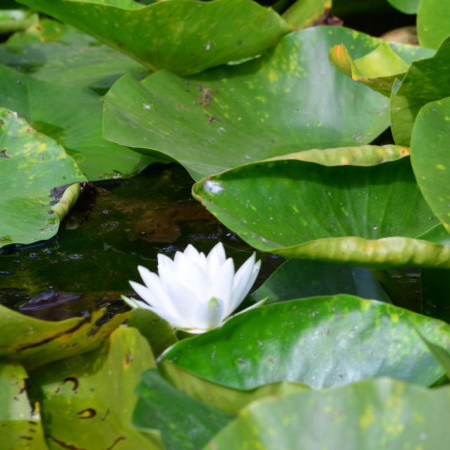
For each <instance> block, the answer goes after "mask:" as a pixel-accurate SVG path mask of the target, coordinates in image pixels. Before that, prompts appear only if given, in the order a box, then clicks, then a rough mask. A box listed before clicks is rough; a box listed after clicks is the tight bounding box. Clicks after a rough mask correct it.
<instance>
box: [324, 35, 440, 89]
mask: <svg viewBox="0 0 450 450" xmlns="http://www.w3.org/2000/svg"><path fill="white" fill-rule="evenodd" d="M395 50H397V51H395ZM433 53H434V51H433V50H429V49H426V48H421V47H414V46H406V45H404V46H400V45H398V44H393V43H391V44H388V43H387V42H383V43H381V44H380V45H379V46H378V47H377V48H376V49H375V50H373V51H371V52H370V53H368V54H367V55H365V56H363V57H361V58H357V59H352V58H351V56H350V54H349V52H348V49H347V48H346V47H345V45H343V44H340V45H335V46H334V47H333V48H332V49H331V51H330V61H331V63H332V64H333V65H334V66H335V67H336V68H337V69H338V70H340V71H341V72H342V73H344V74H345V75H347V76H349V77H350V78H352V79H353V80H355V81H359V82H362V83H365V84H367V85H368V86H370V87H371V88H372V89H374V90H375V91H377V92H380V93H381V94H385V95H387V96H389V95H390V93H391V90H392V87H393V85H394V82H395V80H396V79H400V80H402V79H403V78H404V76H405V74H406V71H407V70H408V69H409V67H410V65H411V63H412V62H413V61H416V60H418V59H422V58H426V57H430V56H432V55H433Z"/></svg>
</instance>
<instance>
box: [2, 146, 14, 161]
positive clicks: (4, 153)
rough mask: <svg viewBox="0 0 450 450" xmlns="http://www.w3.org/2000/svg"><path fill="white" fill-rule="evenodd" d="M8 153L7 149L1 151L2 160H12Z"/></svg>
mask: <svg viewBox="0 0 450 450" xmlns="http://www.w3.org/2000/svg"><path fill="white" fill-rule="evenodd" d="M7 151H8V149H7V148H2V149H1V150H0V158H6V159H11V158H12V156H9V155H8V154H7Z"/></svg>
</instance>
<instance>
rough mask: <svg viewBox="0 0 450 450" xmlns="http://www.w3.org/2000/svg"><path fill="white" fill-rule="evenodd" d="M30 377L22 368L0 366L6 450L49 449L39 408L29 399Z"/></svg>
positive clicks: (0, 413)
mask: <svg viewBox="0 0 450 450" xmlns="http://www.w3.org/2000/svg"><path fill="white" fill-rule="evenodd" d="M27 378H28V375H27V373H26V372H25V370H24V369H23V367H22V366H20V365H18V364H6V363H3V362H2V363H0V404H1V405H2V407H1V408H0V430H1V436H2V441H1V445H2V447H3V448H4V449H5V450H6V449H8V450H19V449H20V450H22V449H23V450H47V445H46V444H45V440H44V433H43V430H42V425H41V417H40V414H39V410H38V409H37V408H38V405H34V407H33V406H32V405H30V401H29V400H28V396H27V391H26V388H25V381H26V379H27ZM35 408H36V409H35Z"/></svg>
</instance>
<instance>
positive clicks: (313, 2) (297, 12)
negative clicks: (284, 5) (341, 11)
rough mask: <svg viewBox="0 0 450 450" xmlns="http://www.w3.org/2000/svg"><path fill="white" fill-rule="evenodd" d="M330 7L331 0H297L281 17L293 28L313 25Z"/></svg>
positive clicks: (297, 28) (298, 28)
mask: <svg viewBox="0 0 450 450" xmlns="http://www.w3.org/2000/svg"><path fill="white" fill-rule="evenodd" d="M330 9H331V0H306V1H305V0H297V1H295V2H294V3H293V4H292V5H291V6H289V8H288V9H287V10H286V11H285V12H284V13H283V19H284V20H285V21H286V22H287V23H288V25H290V26H291V27H292V28H294V29H295V30H300V29H301V28H305V27H311V26H314V24H315V22H316V21H318V22H320V19H321V17H323V16H326V14H327V12H328V11H329V10H330Z"/></svg>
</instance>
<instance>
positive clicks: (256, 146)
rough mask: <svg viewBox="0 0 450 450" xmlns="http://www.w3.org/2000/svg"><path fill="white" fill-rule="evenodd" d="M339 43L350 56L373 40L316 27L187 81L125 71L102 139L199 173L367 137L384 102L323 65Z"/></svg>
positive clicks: (381, 121)
mask: <svg viewBox="0 0 450 450" xmlns="http://www.w3.org/2000/svg"><path fill="white" fill-rule="evenodd" d="M340 43H344V44H345V45H347V46H348V47H349V48H352V56H353V57H355V58H357V57H359V56H362V55H364V54H366V53H368V52H369V51H370V50H372V49H374V48H375V47H377V46H378V45H379V43H380V40H379V39H375V38H371V37H369V36H367V35H365V34H362V33H357V32H355V31H352V30H349V29H345V28H341V27H339V28H338V27H336V28H335V27H315V28H309V29H306V30H302V31H299V32H296V33H291V34H289V35H288V36H286V37H284V38H283V39H281V40H280V42H279V44H278V45H277V47H276V48H275V49H274V50H273V51H272V52H270V53H269V54H267V55H266V56H263V57H261V58H259V59H256V60H254V61H250V62H247V63H245V64H239V65H234V66H227V67H225V66H224V67H220V68H216V69H212V70H209V71H208V72H205V73H203V74H200V75H196V76H191V77H187V78H181V77H178V76H176V75H174V74H171V73H169V72H158V73H155V74H153V75H150V76H149V77H148V78H146V79H145V80H143V81H142V82H140V83H138V82H137V81H136V80H135V79H134V78H133V77H131V76H125V77H123V78H121V79H120V80H119V81H117V82H116V83H115V84H114V86H113V87H112V88H111V90H110V91H109V92H108V94H107V95H106V98H105V116H104V130H105V137H106V138H107V139H110V140H112V141H113V142H117V143H119V144H122V145H127V146H131V147H137V148H140V149H149V150H157V151H159V152H161V153H164V154H165V155H168V156H169V157H171V158H173V159H175V160H176V161H178V162H179V163H181V164H182V165H183V166H184V167H186V169H187V170H188V171H189V173H190V174H191V175H192V177H193V178H194V179H197V180H198V179H200V178H201V177H203V176H206V175H210V174H212V173H217V172H220V171H223V170H225V169H228V168H230V167H235V166H238V165H241V164H246V163H248V162H251V161H256V160H260V159H264V158H268V157H272V156H279V155H284V154H286V153H292V152H295V151H301V150H308V149H311V148H318V149H321V148H327V147H339V146H351V145H361V144H364V143H369V142H371V141H372V140H373V139H374V138H375V137H376V136H377V135H378V134H380V133H381V132H382V131H383V130H385V129H386V127H387V126H388V117H387V107H388V101H387V99H386V98H384V97H383V96H382V95H380V94H378V93H376V92H373V91H372V90H371V89H369V88H367V86H363V85H360V84H357V83H354V82H353V81H352V80H350V79H348V78H347V77H345V76H344V75H343V74H341V73H339V72H338V71H337V70H336V69H335V68H334V67H333V66H332V65H331V64H330V63H329V62H328V50H329V49H330V48H331V47H332V46H333V45H336V44H340ZM174 130H176V132H174ZM142 151H143V150H142Z"/></svg>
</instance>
